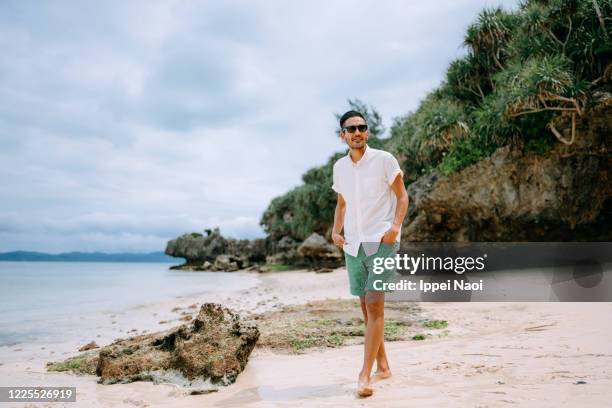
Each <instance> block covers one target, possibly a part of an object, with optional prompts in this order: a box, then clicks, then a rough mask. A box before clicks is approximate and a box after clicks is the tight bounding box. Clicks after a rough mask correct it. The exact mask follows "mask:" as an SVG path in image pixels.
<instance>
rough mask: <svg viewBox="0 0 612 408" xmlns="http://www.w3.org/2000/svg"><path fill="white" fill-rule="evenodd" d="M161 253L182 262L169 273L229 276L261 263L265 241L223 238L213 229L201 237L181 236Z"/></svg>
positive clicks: (264, 256) (198, 234)
mask: <svg viewBox="0 0 612 408" xmlns="http://www.w3.org/2000/svg"><path fill="white" fill-rule="evenodd" d="M165 253H166V255H169V256H174V257H177V258H185V261H186V262H185V264H183V265H179V266H174V267H172V269H184V270H196V271H225V272H233V271H237V270H240V269H245V268H249V267H251V266H252V265H254V264H257V263H263V262H265V259H266V241H265V240H264V239H254V240H247V239H242V240H236V239H232V238H225V237H223V235H221V232H220V231H219V228H215V229H214V230H205V233H204V234H200V233H191V234H183V235H181V236H180V237H178V238H175V239H173V240H171V241H169V242H168V244H167V245H166V251H165Z"/></svg>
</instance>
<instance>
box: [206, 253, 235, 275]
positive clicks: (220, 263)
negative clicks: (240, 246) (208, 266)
mask: <svg viewBox="0 0 612 408" xmlns="http://www.w3.org/2000/svg"><path fill="white" fill-rule="evenodd" d="M239 263H240V264H242V262H240V260H239V259H236V258H235V257H233V256H231V255H228V254H221V255H219V256H217V258H216V259H215V263H213V264H212V269H213V270H215V271H225V272H234V271H237V270H238V269H240V267H239V266H238V265H239ZM241 266H242V265H241Z"/></svg>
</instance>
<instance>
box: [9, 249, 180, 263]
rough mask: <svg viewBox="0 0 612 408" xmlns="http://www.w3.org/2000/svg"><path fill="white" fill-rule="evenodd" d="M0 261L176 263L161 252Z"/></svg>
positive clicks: (25, 255) (24, 254) (23, 254)
mask: <svg viewBox="0 0 612 408" xmlns="http://www.w3.org/2000/svg"><path fill="white" fill-rule="evenodd" d="M0 261H29V262H176V259H175V258H173V257H170V256H167V255H165V254H164V253H163V252H149V253H129V252H122V253H111V254H109V253H104V252H65V253H61V254H47V253H44V252H33V251H13V252H0Z"/></svg>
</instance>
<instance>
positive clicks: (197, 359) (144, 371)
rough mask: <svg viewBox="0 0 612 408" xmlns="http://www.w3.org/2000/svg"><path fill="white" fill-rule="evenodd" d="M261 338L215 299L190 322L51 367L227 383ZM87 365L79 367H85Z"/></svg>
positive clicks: (111, 378) (124, 379)
mask: <svg viewBox="0 0 612 408" xmlns="http://www.w3.org/2000/svg"><path fill="white" fill-rule="evenodd" d="M258 339H259V330H258V329H257V327H256V326H254V325H252V324H250V323H246V322H244V321H243V320H242V319H241V318H240V317H239V316H238V315H236V314H234V313H233V312H231V311H230V310H228V309H227V308H224V307H222V306H221V305H218V304H215V303H205V304H203V305H202V306H201V308H200V311H199V313H198V315H197V316H196V318H195V319H194V320H193V321H192V322H191V323H190V324H183V325H181V326H178V327H176V328H173V329H170V330H165V331H162V332H157V333H151V334H144V335H140V336H135V337H131V338H128V339H125V340H124V339H119V340H116V341H115V342H114V343H112V344H110V345H108V346H105V347H103V348H102V349H101V350H100V351H99V353H98V354H91V353H92V351H88V352H86V353H84V354H83V355H79V356H77V357H73V358H71V359H68V360H67V361H65V362H62V363H49V364H48V367H49V369H50V370H55V371H66V367H68V369H70V370H73V371H74V367H76V368H77V371H79V370H78V368H79V367H86V368H87V370H93V368H92V367H95V372H89V373H90V374H96V375H98V376H100V379H99V381H98V382H99V383H102V384H114V383H128V382H132V381H153V382H155V383H159V382H172V383H174V384H178V385H182V386H187V387H191V386H198V387H201V386H203V385H204V386H205V385H206V384H209V383H212V384H223V385H228V384H231V383H233V382H234V381H236V378H237V377H238V375H239V374H240V373H241V372H242V370H244V367H245V366H246V364H247V361H248V358H249V355H250V354H251V351H252V350H253V348H254V347H255V344H256V342H257V340H258ZM82 371H83V370H81V371H79V372H82Z"/></svg>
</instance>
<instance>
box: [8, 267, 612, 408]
mask: <svg viewBox="0 0 612 408" xmlns="http://www.w3.org/2000/svg"><path fill="white" fill-rule="evenodd" d="M245 292H247V291H245ZM340 297H343V298H348V297H349V295H348V291H347V280H346V271H344V270H338V271H336V272H334V273H330V274H321V275H317V274H314V273H312V272H310V273H307V272H289V273H276V274H264V275H261V283H260V285H258V287H257V288H255V289H250V290H249V291H248V293H241V294H239V295H237V296H233V297H232V299H210V298H207V299H194V298H184V299H178V300H177V302H176V303H177V305H178V306H181V307H186V306H188V305H189V304H191V303H194V302H197V303H201V302H203V301H212V300H215V301H223V302H224V303H225V304H228V305H229V306H231V307H234V308H237V309H240V310H242V311H243V312H247V311H261V310H270V309H274V308H276V307H279V306H280V305H282V304H288V303H302V302H306V301H308V300H316V299H325V298H340ZM177 305H175V306H177ZM421 305H422V307H423V309H424V313H425V316H426V317H428V318H432V319H433V318H437V319H446V320H448V321H449V329H450V334H449V335H448V336H446V337H441V338H438V337H437V336H436V335H435V334H436V333H439V331H435V330H432V331H430V332H431V333H432V334H434V336H432V337H431V338H428V339H427V340H424V341H407V342H395V343H388V344H387V348H388V354H389V358H390V363H391V368H392V371H393V374H394V376H393V378H392V379H390V380H385V381H382V382H379V383H376V384H375V394H374V396H373V397H371V398H368V399H357V398H356V397H355V394H354V391H355V388H354V387H355V382H356V378H357V373H358V371H359V368H360V365H361V358H362V346H350V347H344V348H340V349H331V350H326V351H313V352H310V353H308V354H306V355H298V356H295V355H275V354H273V353H271V352H269V351H263V350H255V351H254V352H253V354H252V355H251V359H250V360H249V364H248V365H247V368H246V369H245V371H244V372H243V373H242V374H241V375H240V376H239V378H238V380H237V382H236V383H235V384H233V385H231V386H229V387H222V388H220V390H219V392H217V393H213V394H209V395H198V396H191V395H187V394H186V392H185V390H183V389H181V388H180V387H176V386H173V385H153V384H151V383H146V382H140V383H132V384H117V385H111V386H103V385H99V384H97V383H96V377H93V376H80V377H79V376H73V375H68V374H62V373H47V372H46V371H45V369H44V364H45V362H46V361H49V360H56V359H59V358H60V357H59V356H58V354H60V353H61V352H62V350H55V351H54V354H53V355H51V354H49V353H51V351H50V350H38V351H37V353H33V350H28V349H23V350H22V351H19V352H15V354H14V355H13V357H14V361H10V362H4V363H3V364H2V365H0V381H1V383H0V385H4V386H6V385H14V386H17V385H21V386H23V385H48V386H51V385H53V386H58V385H65V386H76V387H77V399H78V401H77V403H76V404H75V403H67V404H65V406H67V407H75V406H79V407H80V406H83V407H96V406H101V407H117V406H128V407H134V406H140V407H145V406H150V407H158V406H159V407H162V406H163V407H170V406H172V407H208V406H210V407H238V406H240V407H242V406H252V407H268V406H291V407H293V406H305V407H312V406H330V407H331V406H333V407H338V406H366V405H367V406H374V407H406V406H419V407H445V406H453V407H454V406H459V407H462V406H466V407H497V406H527V407H553V406H554V407H558V406H565V407H574V406H575V407H604V406H610V401H612V387H611V385H612V369H611V368H610V367H612V341H611V340H612V319H610V315H611V313H612V303H423V304H421ZM157 307H158V308H159V310H158V312H157V313H158V315H161V314H163V313H166V314H167V313H169V311H168V308H169V307H170V305H168V304H163V305H158V306H157ZM149 308H150V307H149ZM148 311H149V312H150V311H151V310H148ZM132 323H133V322H132ZM159 326H160V328H161V327H168V326H169V325H159ZM425 332H426V331H425ZM99 344H103V343H99ZM78 345H79V344H78V343H75V342H74V341H73V342H72V343H71V342H70V341H67V342H66V344H65V345H63V347H71V348H69V350H72V351H74V350H75V348H76V346H78ZM20 355H21V356H22V357H19V356H20ZM64 357H65V356H62V357H61V358H64ZM30 359H31V360H30ZM578 381H584V382H586V384H577V382H578ZM5 405H6V404H2V405H1V406H5ZM58 405H59V404H50V403H47V404H43V403H36V404H30V405H29V406H39V407H43V406H49V407H56V406H58ZM10 406H27V404H11V405H10Z"/></svg>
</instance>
